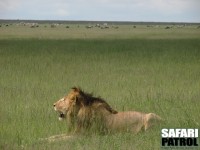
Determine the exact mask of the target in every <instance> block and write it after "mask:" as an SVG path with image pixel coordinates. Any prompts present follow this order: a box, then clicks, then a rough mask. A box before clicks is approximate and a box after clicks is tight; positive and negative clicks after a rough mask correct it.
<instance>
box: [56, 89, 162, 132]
mask: <svg viewBox="0 0 200 150" xmlns="http://www.w3.org/2000/svg"><path fill="white" fill-rule="evenodd" d="M53 106H54V109H55V111H57V112H58V113H59V120H63V119H65V118H66V119H67V120H68V122H69V124H70V127H72V128H74V132H75V133H79V132H82V131H87V130H89V129H90V128H92V126H93V125H96V126H98V128H97V129H98V130H99V131H101V132H112V131H131V132H133V133H138V132H139V131H141V130H142V129H144V130H147V129H149V128H150V127H152V126H153V125H155V124H157V123H158V122H160V120H162V119H161V117H159V116H158V115H156V114H154V113H148V114H146V113H142V112H136V111H125V112H117V111H116V110H114V109H113V108H111V106H110V105H109V104H108V103H107V102H106V101H105V100H103V99H102V98H100V97H94V96H93V95H92V94H88V93H85V92H84V91H83V90H81V88H78V87H73V88H72V89H71V91H70V92H69V94H68V95H67V96H65V97H63V98H61V99H60V100H58V101H57V102H55V103H54V104H53Z"/></svg>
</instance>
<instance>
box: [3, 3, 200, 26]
mask: <svg viewBox="0 0 200 150" xmlns="http://www.w3.org/2000/svg"><path fill="white" fill-rule="evenodd" d="M0 19H20V20H22V19H27V20H30V19H31V20H87V21H152V22H198V23H199V22H200V0H0Z"/></svg>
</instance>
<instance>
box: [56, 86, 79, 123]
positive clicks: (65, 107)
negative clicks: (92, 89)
mask: <svg viewBox="0 0 200 150" xmlns="http://www.w3.org/2000/svg"><path fill="white" fill-rule="evenodd" d="M78 95H79V93H78V92H77V91H75V90H71V92H70V93H69V94H68V95H67V96H65V97H63V98H61V99H60V100H58V101H57V102H55V103H54V104H53V106H54V110H55V111H57V112H58V113H59V120H63V119H64V118H66V115H67V114H69V112H70V113H72V112H74V113H75V110H77V109H78V108H79V106H80V104H79V101H78V99H77V97H78Z"/></svg>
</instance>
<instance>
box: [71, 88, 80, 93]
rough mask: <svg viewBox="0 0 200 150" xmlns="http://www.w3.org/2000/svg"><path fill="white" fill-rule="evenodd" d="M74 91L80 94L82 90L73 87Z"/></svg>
mask: <svg viewBox="0 0 200 150" xmlns="http://www.w3.org/2000/svg"><path fill="white" fill-rule="evenodd" d="M72 90H73V91H74V92H80V91H81V89H80V88H79V87H72Z"/></svg>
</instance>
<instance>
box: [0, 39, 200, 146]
mask: <svg viewBox="0 0 200 150" xmlns="http://www.w3.org/2000/svg"><path fill="white" fill-rule="evenodd" d="M199 83H200V40H199V39H198V38H195V39H194V38H188V39H187V38H186V39H182V38H178V39H170V38H169V39H168V38H165V39H121V40H120V39H118V40H117V39H104V40H103V39H96V40H95V39H87V40H83V39H73V40H70V39H68V40H55V39H54V40H50V39H46V40H45V39H43V40H37V39H18V40H16V39H15V40H13V39H4V40H3V39H2V40H0V103H1V105H0V149H20V148H21V149H22V148H24V149H91V150H92V149H119V150H121V149H144V150H145V149H160V129H161V128H200V122H199V120H200V109H199V106H200V100H199V99H200V93H199V91H200V84H199ZM75 85H76V86H80V87H82V88H83V89H84V90H85V91H87V92H93V93H94V95H95V96H101V97H103V98H104V99H106V100H107V101H108V103H109V104H111V106H112V107H113V108H115V109H117V110H119V111H126V110H137V111H142V112H154V113H157V114H158V115H160V116H161V117H162V118H164V119H165V123H164V124H162V126H161V127H158V128H155V129H153V130H152V131H149V132H146V133H144V132H143V133H140V134H138V135H132V134H131V133H118V134H111V135H98V134H94V135H90V136H80V137H76V138H75V139H70V140H69V141H59V142H54V143H47V142H40V141H39V138H46V137H49V136H52V135H55V134H61V133H65V132H66V131H67V125H66V123H65V122H59V121H58V116H57V114H56V113H55V112H54V110H53V106H52V104H53V103H54V102H55V101H56V100H58V99H59V98H61V97H63V96H64V95H65V94H67V92H68V91H69V89H70V88H71V87H72V86H75Z"/></svg>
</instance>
